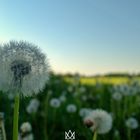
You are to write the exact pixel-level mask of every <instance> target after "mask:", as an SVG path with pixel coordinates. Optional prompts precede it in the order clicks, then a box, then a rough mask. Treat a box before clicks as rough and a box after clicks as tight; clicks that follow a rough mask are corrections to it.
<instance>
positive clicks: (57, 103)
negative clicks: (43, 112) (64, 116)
mask: <svg viewBox="0 0 140 140" xmlns="http://www.w3.org/2000/svg"><path fill="white" fill-rule="evenodd" d="M60 105H61V102H60V100H59V99H57V98H53V99H51V101H50V106H51V107H54V108H59V107H60Z"/></svg>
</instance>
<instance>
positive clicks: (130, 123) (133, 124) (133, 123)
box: [125, 117, 139, 140]
mask: <svg viewBox="0 0 140 140" xmlns="http://www.w3.org/2000/svg"><path fill="white" fill-rule="evenodd" d="M125 125H126V127H127V138H128V140H131V130H132V129H137V128H138V126H139V124H138V121H137V119H135V118H134V117H130V118H128V119H127V120H126V121H125Z"/></svg>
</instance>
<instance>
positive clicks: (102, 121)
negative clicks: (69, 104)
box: [84, 109, 112, 134]
mask: <svg viewBox="0 0 140 140" xmlns="http://www.w3.org/2000/svg"><path fill="white" fill-rule="evenodd" d="M84 123H85V125H88V126H89V123H90V126H89V127H90V129H91V130H92V131H93V132H94V131H96V132H97V133H98V134H105V133H107V132H109V131H110V130H111V128H112V117H111V115H110V114H109V113H107V112H106V111H104V110H101V109H96V110H94V111H92V112H91V113H90V114H89V115H88V116H87V117H86V118H85V119H84Z"/></svg>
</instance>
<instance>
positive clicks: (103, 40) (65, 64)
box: [0, 0, 140, 75]
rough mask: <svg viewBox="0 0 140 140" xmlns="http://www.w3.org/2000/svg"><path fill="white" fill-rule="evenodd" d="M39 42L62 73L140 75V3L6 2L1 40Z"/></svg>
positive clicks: (0, 12)
mask: <svg viewBox="0 0 140 140" xmlns="http://www.w3.org/2000/svg"><path fill="white" fill-rule="evenodd" d="M9 40H27V41H29V42H32V43H34V44H37V45H38V46H39V47H40V48H42V49H43V51H44V52H46V53H47V56H48V58H49V61H50V65H51V68H52V70H53V71H55V72H57V73H59V72H61V73H67V72H72V73H75V72H79V73H81V74H87V75H91V74H103V73H109V72H130V73H135V72H139V71H140V1H139V0H133V1H132V0H0V42H1V43H3V42H7V41H9Z"/></svg>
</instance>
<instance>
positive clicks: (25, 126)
mask: <svg viewBox="0 0 140 140" xmlns="http://www.w3.org/2000/svg"><path fill="white" fill-rule="evenodd" d="M20 130H21V132H22V133H26V132H31V131H32V126H31V124H30V123H29V122H24V123H23V124H22V125H21V127H20Z"/></svg>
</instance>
